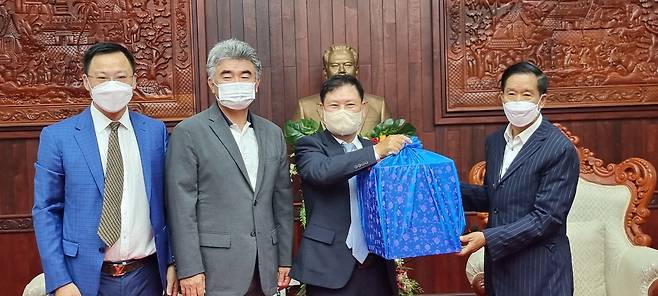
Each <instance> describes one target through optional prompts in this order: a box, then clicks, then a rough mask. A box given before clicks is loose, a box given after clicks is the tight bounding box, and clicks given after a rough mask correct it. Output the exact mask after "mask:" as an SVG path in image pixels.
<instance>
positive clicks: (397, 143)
mask: <svg viewBox="0 0 658 296" xmlns="http://www.w3.org/2000/svg"><path fill="white" fill-rule="evenodd" d="M405 143H411V139H409V137H407V136H405V135H390V136H388V137H386V138H385V139H383V140H382V141H381V142H379V143H377V145H375V153H377V155H379V157H380V158H384V157H386V156H389V155H393V154H397V153H398V152H400V150H401V149H402V147H404V144H405Z"/></svg>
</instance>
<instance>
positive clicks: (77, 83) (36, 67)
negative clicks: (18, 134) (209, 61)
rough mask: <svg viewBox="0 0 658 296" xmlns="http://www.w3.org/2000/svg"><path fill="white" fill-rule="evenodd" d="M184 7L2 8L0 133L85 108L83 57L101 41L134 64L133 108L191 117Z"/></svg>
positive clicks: (140, 0)
mask: <svg viewBox="0 0 658 296" xmlns="http://www.w3.org/2000/svg"><path fill="white" fill-rule="evenodd" d="M190 32H191V10H190V3H189V1H187V0H132V1H126V0H13V1H10V0H0V126H17V125H41V124H47V123H51V122H55V121H58V120H61V119H63V118H66V117H68V116H71V115H73V114H77V113H78V112H80V111H81V110H82V109H83V108H85V107H87V106H88V105H89V104H90V98H89V94H88V92H87V91H86V90H85V89H84V87H83V85H82V77H81V76H82V61H81V60H82V55H83V54H84V51H85V50H86V49H87V48H88V47H89V46H90V45H91V44H94V43H96V42H100V41H114V42H119V43H122V44H124V45H125V46H126V47H128V49H130V50H131V51H132V52H133V54H134V55H135V58H136V59H137V61H136V62H137V65H136V69H135V72H136V76H137V84H138V86H137V89H136V90H135V95H134V97H133V100H132V103H131V105H130V106H131V108H132V109H134V110H137V111H139V112H142V113H145V114H147V115H150V116H153V117H156V118H160V119H163V120H177V119H181V118H185V117H188V116H190V115H192V114H193V113H194V104H195V103H194V102H195V100H194V87H193V81H194V76H195V73H194V67H193V65H192V61H193V57H192V46H191V42H192V40H191V34H190Z"/></svg>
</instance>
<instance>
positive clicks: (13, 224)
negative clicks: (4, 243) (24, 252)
mask: <svg viewBox="0 0 658 296" xmlns="http://www.w3.org/2000/svg"><path fill="white" fill-rule="evenodd" d="M32 231H34V228H33V227H32V215H3V216H0V233H16V232H32Z"/></svg>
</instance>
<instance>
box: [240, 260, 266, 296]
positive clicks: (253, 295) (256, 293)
mask: <svg viewBox="0 0 658 296" xmlns="http://www.w3.org/2000/svg"><path fill="white" fill-rule="evenodd" d="M256 257H258V256H256ZM244 295H245V296H265V294H264V293H263V288H261V285H260V272H258V258H256V267H254V274H253V276H252V277H251V284H249V289H247V293H245V294H244Z"/></svg>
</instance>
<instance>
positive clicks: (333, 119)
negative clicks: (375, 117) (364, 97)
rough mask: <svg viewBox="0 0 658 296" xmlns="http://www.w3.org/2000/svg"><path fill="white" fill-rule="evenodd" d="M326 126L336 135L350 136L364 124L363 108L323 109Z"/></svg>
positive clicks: (323, 119)
mask: <svg viewBox="0 0 658 296" xmlns="http://www.w3.org/2000/svg"><path fill="white" fill-rule="evenodd" d="M323 115H324V116H322V121H323V122H324V126H325V127H326V128H327V129H328V130H329V131H330V132H331V133H332V134H334V135H338V136H349V135H353V134H354V133H356V132H357V131H359V130H360V129H361V126H362V125H363V110H361V111H359V112H356V113H354V112H350V111H347V110H345V109H340V110H338V111H326V110H324V109H323Z"/></svg>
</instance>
